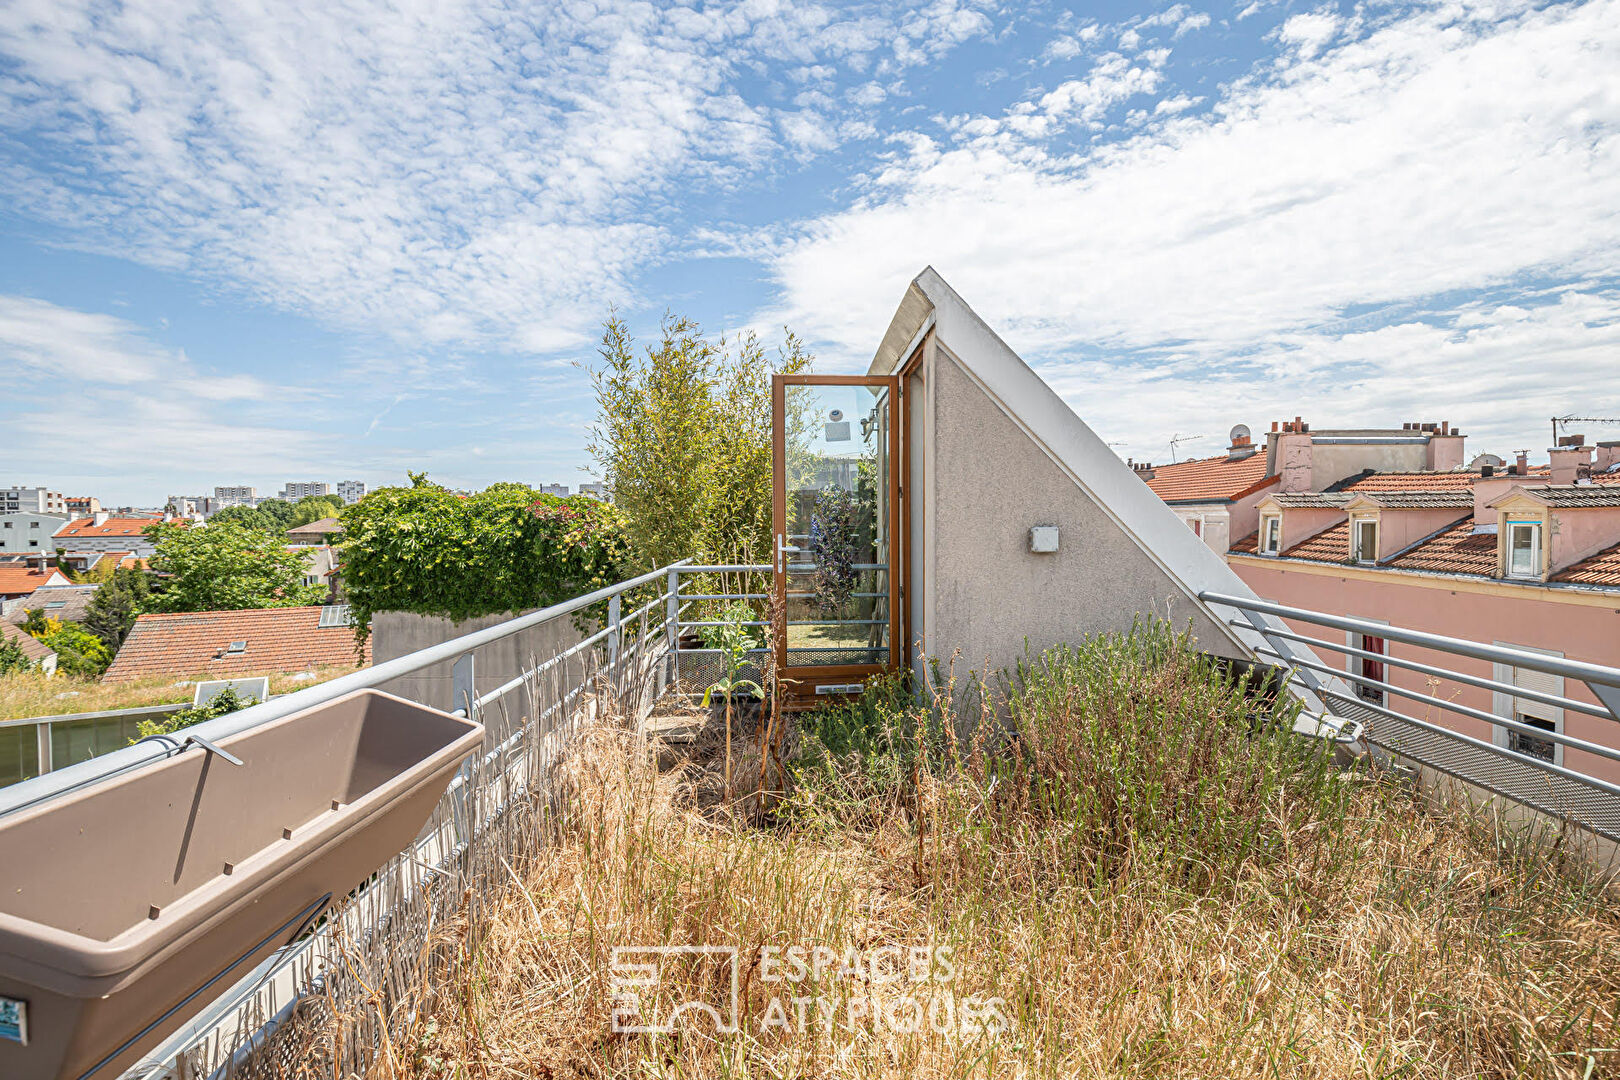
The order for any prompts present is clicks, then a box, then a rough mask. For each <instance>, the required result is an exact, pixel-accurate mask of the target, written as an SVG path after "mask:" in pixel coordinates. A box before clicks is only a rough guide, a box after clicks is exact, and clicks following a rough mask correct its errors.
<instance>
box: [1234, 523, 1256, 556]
mask: <svg viewBox="0 0 1620 1080" xmlns="http://www.w3.org/2000/svg"><path fill="white" fill-rule="evenodd" d="M1232 550H1233V551H1243V552H1247V553H1249V554H1251V555H1252V554H1253V553H1255V552H1256V551H1259V550H1260V531H1259V530H1258V529H1256V530H1255V531H1254V532H1252V533H1250V534H1249V535H1248V536H1245V537H1244V538H1243V539H1241V540H1239V541H1238V542H1237V543H1235V544H1233V545H1232Z"/></svg>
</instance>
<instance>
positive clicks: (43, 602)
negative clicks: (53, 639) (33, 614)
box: [9, 585, 101, 623]
mask: <svg viewBox="0 0 1620 1080" xmlns="http://www.w3.org/2000/svg"><path fill="white" fill-rule="evenodd" d="M100 588H101V586H100V585H41V586H40V587H39V588H37V589H35V590H34V591H33V593H32V594H31V595H28V596H24V597H20V598H19V599H17V600H15V601H14V602H13V603H14V604H15V606H14V607H13V608H12V609H11V611H10V613H9V618H10V619H11V621H12V622H15V623H21V622H22V621H23V620H24V619H25V618H27V617H28V613H29V612H30V611H34V610H39V611H43V612H44V613H45V615H46V617H47V618H52V619H60V620H61V621H62V622H83V621H84V617H85V614H86V613H87V612H88V611H89V609H90V601H91V600H93V599H95V596H96V591H97V590H98V589H100Z"/></svg>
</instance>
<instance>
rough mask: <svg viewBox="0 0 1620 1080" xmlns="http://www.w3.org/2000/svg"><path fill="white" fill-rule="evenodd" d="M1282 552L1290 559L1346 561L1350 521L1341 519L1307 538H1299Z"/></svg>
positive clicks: (1348, 547)
mask: <svg viewBox="0 0 1620 1080" xmlns="http://www.w3.org/2000/svg"><path fill="white" fill-rule="evenodd" d="M1283 554H1284V555H1286V556H1287V557H1288V558H1290V559H1315V560H1316V561H1317V562H1336V563H1342V562H1347V561H1348V560H1349V558H1350V522H1349V521H1348V520H1345V521H1341V522H1339V523H1338V524H1337V525H1335V526H1333V527H1332V528H1330V529H1324V530H1322V531H1321V532H1319V533H1317V534H1316V535H1315V536H1313V537H1311V538H1310V539H1308V540H1301V541H1300V542H1299V543H1297V544H1295V545H1294V546H1293V547H1291V548H1289V549H1288V550H1287V551H1284V552H1283Z"/></svg>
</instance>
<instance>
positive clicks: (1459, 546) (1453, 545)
mask: <svg viewBox="0 0 1620 1080" xmlns="http://www.w3.org/2000/svg"><path fill="white" fill-rule="evenodd" d="M1387 565H1389V566H1393V567H1395V568H1396V569H1397V570H1428V571H1431V572H1433V573H1438V574H1478V575H1479V576H1481V577H1492V576H1494V575H1495V574H1496V534H1495V533H1475V532H1474V519H1473V518H1472V517H1471V516H1470V517H1467V518H1464V519H1463V520H1462V521H1459V522H1457V524H1455V525H1453V526H1451V528H1449V529H1447V530H1445V531H1444V532H1442V533H1440V534H1439V535H1438V536H1436V537H1435V538H1434V539H1432V540H1429V541H1427V542H1425V543H1423V544H1420V545H1418V546H1417V547H1415V548H1413V549H1412V550H1411V551H1408V552H1407V553H1406V554H1405V555H1402V556H1401V557H1400V558H1398V559H1391V560H1390V561H1389V563H1388V564H1387Z"/></svg>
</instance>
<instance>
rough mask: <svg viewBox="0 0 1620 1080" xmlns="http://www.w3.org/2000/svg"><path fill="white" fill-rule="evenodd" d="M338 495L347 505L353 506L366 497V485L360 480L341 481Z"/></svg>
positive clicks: (338, 485)
mask: <svg viewBox="0 0 1620 1080" xmlns="http://www.w3.org/2000/svg"><path fill="white" fill-rule="evenodd" d="M337 494H338V498H340V499H342V500H343V502H344V504H345V505H347V506H353V505H354V504H355V503H357V502H359V501H360V500H361V499H363V498H365V497H366V485H365V484H364V483H363V482H362V481H359V480H339V481H338V484H337Z"/></svg>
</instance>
